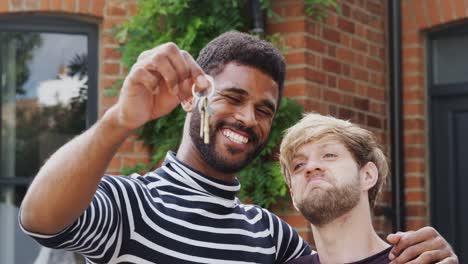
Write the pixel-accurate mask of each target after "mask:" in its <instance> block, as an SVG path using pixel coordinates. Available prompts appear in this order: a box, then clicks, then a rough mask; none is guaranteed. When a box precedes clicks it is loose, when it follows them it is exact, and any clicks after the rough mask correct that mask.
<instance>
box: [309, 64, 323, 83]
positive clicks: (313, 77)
mask: <svg viewBox="0 0 468 264" xmlns="http://www.w3.org/2000/svg"><path fill="white" fill-rule="evenodd" d="M306 78H307V80H310V81H313V82H317V83H321V84H324V83H325V81H326V78H327V76H326V75H325V74H324V73H322V72H319V71H316V70H313V69H310V68H307V70H306Z"/></svg>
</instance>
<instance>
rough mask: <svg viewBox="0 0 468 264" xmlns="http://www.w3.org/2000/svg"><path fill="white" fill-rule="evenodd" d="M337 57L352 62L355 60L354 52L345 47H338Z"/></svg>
mask: <svg viewBox="0 0 468 264" xmlns="http://www.w3.org/2000/svg"><path fill="white" fill-rule="evenodd" d="M336 58H337V59H338V60H340V61H344V62H349V63H352V62H354V52H352V51H351V50H350V49H348V48H345V47H338V48H337V49H336Z"/></svg>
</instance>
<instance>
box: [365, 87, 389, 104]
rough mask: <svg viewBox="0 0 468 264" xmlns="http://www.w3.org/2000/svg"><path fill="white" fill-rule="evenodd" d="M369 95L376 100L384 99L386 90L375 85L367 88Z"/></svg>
mask: <svg viewBox="0 0 468 264" xmlns="http://www.w3.org/2000/svg"><path fill="white" fill-rule="evenodd" d="M367 95H368V97H369V98H372V99H374V100H378V101H383V100H384V99H385V92H384V90H383V89H377V88H373V87H368V88H367Z"/></svg>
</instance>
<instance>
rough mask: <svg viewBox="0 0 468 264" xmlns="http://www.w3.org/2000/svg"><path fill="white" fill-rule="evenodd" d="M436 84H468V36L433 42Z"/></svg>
mask: <svg viewBox="0 0 468 264" xmlns="http://www.w3.org/2000/svg"><path fill="white" fill-rule="evenodd" d="M433 44H434V45H433V50H432V54H433V58H434V63H433V72H434V73H433V74H434V83H435V84H450V83H460V82H468V35H459V36H451V37H446V38H440V39H435V40H434V41H433Z"/></svg>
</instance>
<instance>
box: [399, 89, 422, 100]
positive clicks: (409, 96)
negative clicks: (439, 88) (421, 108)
mask: <svg viewBox="0 0 468 264" xmlns="http://www.w3.org/2000/svg"><path fill="white" fill-rule="evenodd" d="M424 94H425V93H424V90H422V89H417V90H409V89H404V90H403V99H404V100H405V101H417V100H424Z"/></svg>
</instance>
